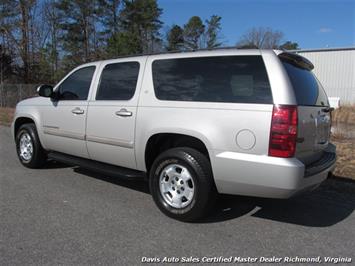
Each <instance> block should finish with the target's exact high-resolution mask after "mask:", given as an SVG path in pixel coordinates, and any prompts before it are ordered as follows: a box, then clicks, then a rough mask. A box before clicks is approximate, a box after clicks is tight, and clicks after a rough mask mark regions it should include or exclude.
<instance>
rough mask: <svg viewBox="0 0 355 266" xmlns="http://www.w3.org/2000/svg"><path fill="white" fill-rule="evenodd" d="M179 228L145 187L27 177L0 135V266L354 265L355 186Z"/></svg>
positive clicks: (226, 207)
mask: <svg viewBox="0 0 355 266" xmlns="http://www.w3.org/2000/svg"><path fill="white" fill-rule="evenodd" d="M217 205H218V207H217V208H216V211H214V213H213V215H211V216H210V217H208V218H207V219H205V220H204V221H202V222H200V223H193V224H191V223H181V222H177V221H174V220H172V219H170V218H167V217H165V216H164V215H163V214H161V213H160V212H159V210H158V209H157V208H156V207H155V205H154V203H153V201H152V199H151V196H150V195H149V191H148V187H147V184H146V183H145V182H142V181H121V180H119V179H117V178H112V177H107V176H104V175H100V174H97V173H93V172H89V171H86V170H84V169H81V168H73V167H68V166H65V165H63V164H59V163H50V164H49V165H48V167H47V168H45V169H40V170H29V169H26V168H24V167H22V166H21V165H20V163H19V162H18V160H17V158H16V154H15V149H14V144H13V141H12V139H11V136H10V130H9V128H6V127H0V265H29V264H32V265H43V264H47V265H55V264H65V265H78V264H81V265H92V264H103V265H107V264H116V265H118V264H124V265H136V264H140V262H141V261H142V257H146V258H156V259H162V258H164V257H176V258H180V259H181V257H190V256H192V257H195V258H200V259H201V258H203V257H205V256H208V257H213V256H216V257H219V256H223V257H230V256H233V257H238V256H240V257H258V258H259V257H260V256H264V257H272V256H277V257H285V256H289V257H295V256H298V257H317V256H321V258H322V260H323V257H324V256H326V257H352V259H353V261H354V259H355V254H354V250H355V242H354V239H355V229H354V228H355V214H354V206H355V183H354V182H350V181H342V180H340V179H330V180H327V181H326V182H325V183H324V184H323V185H322V186H321V187H320V188H319V189H317V190H316V191H314V192H313V193H307V194H304V195H302V196H298V197H296V198H293V199H290V200H271V199H256V198H246V197H236V196H223V197H220V199H219V201H218V204H217Z"/></svg>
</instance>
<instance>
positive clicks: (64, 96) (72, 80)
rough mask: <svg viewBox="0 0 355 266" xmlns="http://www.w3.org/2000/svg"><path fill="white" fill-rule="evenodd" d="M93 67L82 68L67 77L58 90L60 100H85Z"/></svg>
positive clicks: (93, 70)
mask: <svg viewBox="0 0 355 266" xmlns="http://www.w3.org/2000/svg"><path fill="white" fill-rule="evenodd" d="M94 72H95V66H90V67H84V68H81V69H79V70H77V71H75V72H74V73H73V74H71V75H70V76H69V77H67V78H66V79H65V80H64V81H63V82H62V84H60V86H59V88H58V92H59V99H60V100H86V99H87V98H88V94H89V90H90V84H91V80H92V76H93V75H94Z"/></svg>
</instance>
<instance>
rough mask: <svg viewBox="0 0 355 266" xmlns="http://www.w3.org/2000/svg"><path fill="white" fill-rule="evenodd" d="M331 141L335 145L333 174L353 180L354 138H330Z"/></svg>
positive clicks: (354, 160) (354, 169)
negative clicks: (335, 156) (335, 160)
mask: <svg viewBox="0 0 355 266" xmlns="http://www.w3.org/2000/svg"><path fill="white" fill-rule="evenodd" d="M332 142H333V143H334V144H335V145H336V146H337V163H336V167H335V170H334V174H335V175H337V176H343V177H347V178H350V179H353V180H355V140H354V139H335V138H332Z"/></svg>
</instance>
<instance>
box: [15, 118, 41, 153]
mask: <svg viewBox="0 0 355 266" xmlns="http://www.w3.org/2000/svg"><path fill="white" fill-rule="evenodd" d="M27 123H32V124H34V125H35V127H36V130H37V134H38V138H39V141H40V143H41V145H42V147H44V145H43V141H42V140H41V139H42V138H41V135H42V134H41V131H40V128H39V125H40V124H39V122H38V121H37V119H36V118H35V117H34V116H32V115H31V114H16V117H15V119H14V122H13V124H12V134H13V137H14V139H15V140H16V134H17V131H18V130H19V128H20V127H21V126H22V125H23V124H27Z"/></svg>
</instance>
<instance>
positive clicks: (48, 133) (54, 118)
mask: <svg viewBox="0 0 355 266" xmlns="http://www.w3.org/2000/svg"><path fill="white" fill-rule="evenodd" d="M95 68H96V67H95V66H94V65H92V66H86V67H83V68H80V69H77V70H75V71H73V72H72V73H71V74H70V75H69V76H68V77H67V78H65V79H64V81H63V82H61V83H60V84H59V85H58V86H57V88H56V89H55V91H56V93H58V100H57V101H53V102H52V103H51V104H50V105H49V106H45V107H44V108H43V113H42V116H43V124H42V127H43V133H44V136H45V137H44V144H45V146H46V148H47V149H49V150H52V151H57V152H63V153H67V154H70V155H75V156H79V157H84V158H88V151H87V148H86V142H85V129H86V119H87V111H88V101H87V99H88V95H89V91H90V86H91V82H92V78H93V75H94V72H95Z"/></svg>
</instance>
